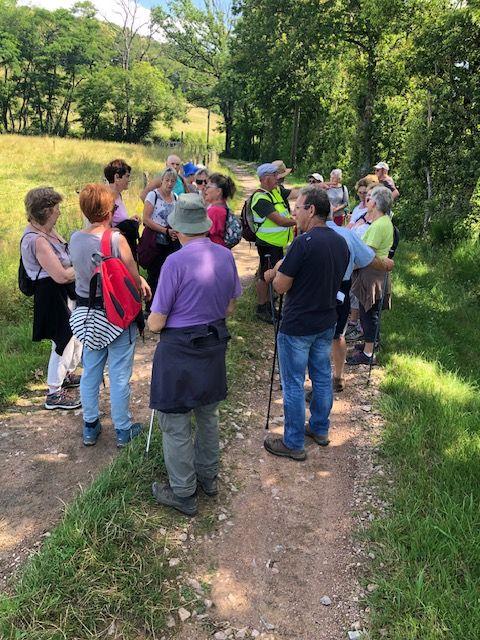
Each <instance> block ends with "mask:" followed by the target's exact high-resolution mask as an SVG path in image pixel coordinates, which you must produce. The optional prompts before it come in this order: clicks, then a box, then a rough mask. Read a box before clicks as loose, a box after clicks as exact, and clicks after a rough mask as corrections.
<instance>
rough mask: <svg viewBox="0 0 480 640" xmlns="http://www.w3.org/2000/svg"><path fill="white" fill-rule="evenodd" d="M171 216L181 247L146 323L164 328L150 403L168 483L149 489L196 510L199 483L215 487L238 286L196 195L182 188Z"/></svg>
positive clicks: (209, 490) (162, 499) (211, 491)
mask: <svg viewBox="0 0 480 640" xmlns="http://www.w3.org/2000/svg"><path fill="white" fill-rule="evenodd" d="M168 223H169V225H170V226H171V228H172V229H174V230H175V231H176V232H177V233H178V239H179V240H180V243H181V244H182V248H181V249H180V250H179V251H177V252H175V253H173V254H171V255H170V256H168V258H167V259H166V261H165V263H164V265H163V268H162V271H161V272H160V279H159V281H158V286H157V290H156V293H155V297H154V300H153V302H152V306H151V313H150V316H149V318H148V326H149V328H150V330H151V331H154V332H161V338H160V341H159V343H158V345H157V349H156V351H155V356H154V360H153V369H152V382H151V387H150V408H151V409H154V410H156V411H157V412H158V421H159V424H160V428H161V430H162V432H163V455H164V460H165V466H166V468H167V472H168V479H169V482H168V483H167V484H164V485H161V484H160V483H158V482H154V483H153V486H152V491H153V495H154V497H155V498H156V500H157V502H158V503H159V504H163V505H167V506H170V507H173V508H174V509H177V510H178V511H181V512H182V513H185V514H187V515H195V513H196V512H197V508H198V507H197V497H196V490H197V483H198V484H199V485H200V487H201V488H202V489H203V491H204V492H205V493H206V494H207V495H209V496H213V495H216V494H217V493H218V489H217V473H218V461H219V442H218V405H219V403H220V401H221V400H224V399H225V397H226V395H227V380H226V365H225V355H226V349H227V341H228V339H229V337H230V336H229V334H228V330H227V327H226V324H225V318H226V316H228V315H230V314H231V313H232V312H233V310H234V307H235V300H236V299H237V298H238V297H239V296H240V295H241V286H240V281H239V278H238V273H237V268H236V265H235V260H234V258H233V256H232V252H231V251H230V250H229V249H226V248H225V247H222V246H220V245H218V244H214V243H213V242H212V241H211V240H210V239H209V238H207V237H206V235H207V232H208V230H209V229H210V227H211V224H212V223H211V220H210V218H208V216H207V214H206V211H205V205H204V203H203V201H202V200H201V198H200V196H199V195H198V194H193V193H189V194H184V195H181V196H180V197H179V198H178V200H177V202H176V204H175V210H174V212H173V213H171V214H170V215H169V217H168ZM192 413H193V414H194V415H195V421H196V430H195V442H192V424H191V418H192Z"/></svg>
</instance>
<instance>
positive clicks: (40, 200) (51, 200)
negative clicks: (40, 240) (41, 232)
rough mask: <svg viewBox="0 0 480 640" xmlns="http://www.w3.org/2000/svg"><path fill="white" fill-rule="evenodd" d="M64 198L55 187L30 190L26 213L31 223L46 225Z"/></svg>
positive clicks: (26, 201) (26, 200) (26, 197)
mask: <svg viewBox="0 0 480 640" xmlns="http://www.w3.org/2000/svg"><path fill="white" fill-rule="evenodd" d="M62 200H63V198H62V196H61V195H60V194H59V193H58V192H57V191H55V190H54V189H53V187H37V188H36V189H30V191H29V192H28V193H27V195H26V196H25V211H26V212H27V218H28V220H29V222H31V221H32V220H33V221H34V222H36V223H37V224H41V225H44V224H45V223H46V222H47V220H48V219H49V217H50V216H51V215H52V211H53V208H54V207H55V206H56V205H57V204H59V203H60V202H62Z"/></svg>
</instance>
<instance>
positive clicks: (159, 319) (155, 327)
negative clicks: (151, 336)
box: [147, 312, 168, 333]
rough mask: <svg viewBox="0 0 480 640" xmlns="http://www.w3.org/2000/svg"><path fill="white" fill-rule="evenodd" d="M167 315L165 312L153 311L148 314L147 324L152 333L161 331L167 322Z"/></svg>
mask: <svg viewBox="0 0 480 640" xmlns="http://www.w3.org/2000/svg"><path fill="white" fill-rule="evenodd" d="M167 317H168V316H166V315H165V314H164V313H154V312H152V313H151V314H150V315H149V316H148V320H147V324H148V328H149V329H150V331H151V332H152V333H160V331H161V330H162V329H163V328H164V327H165V325H166V324H167Z"/></svg>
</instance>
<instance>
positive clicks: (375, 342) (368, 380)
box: [366, 271, 388, 387]
mask: <svg viewBox="0 0 480 640" xmlns="http://www.w3.org/2000/svg"><path fill="white" fill-rule="evenodd" d="M387 280H388V271H386V272H385V277H384V278H383V288H382V295H381V298H380V305H379V307H378V320H377V326H376V327H375V336H374V338H373V349H372V357H371V358H370V365H369V367H368V378H367V384H366V386H367V387H368V385H369V384H370V378H371V375H372V367H373V358H374V357H375V347H376V345H377V340H378V334H379V333H380V319H381V317H382V309H383V301H384V300H385V291H386V290H387Z"/></svg>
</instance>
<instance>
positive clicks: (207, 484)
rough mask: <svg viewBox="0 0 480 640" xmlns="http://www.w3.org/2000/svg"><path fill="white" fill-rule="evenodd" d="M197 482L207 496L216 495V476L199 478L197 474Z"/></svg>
mask: <svg viewBox="0 0 480 640" xmlns="http://www.w3.org/2000/svg"><path fill="white" fill-rule="evenodd" d="M197 482H198V484H199V485H200V488H201V490H202V491H203V493H205V494H206V495H207V496H216V495H217V493H218V480H217V476H215V477H214V478H201V477H200V476H197Z"/></svg>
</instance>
